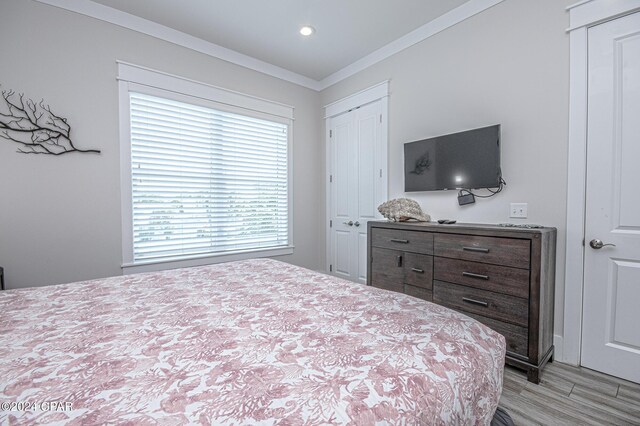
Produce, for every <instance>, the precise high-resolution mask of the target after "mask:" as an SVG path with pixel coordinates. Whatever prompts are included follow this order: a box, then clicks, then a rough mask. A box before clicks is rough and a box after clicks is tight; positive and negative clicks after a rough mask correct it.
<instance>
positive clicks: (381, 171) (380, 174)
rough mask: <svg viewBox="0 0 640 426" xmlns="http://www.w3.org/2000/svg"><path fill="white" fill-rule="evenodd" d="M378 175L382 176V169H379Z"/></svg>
mask: <svg viewBox="0 0 640 426" xmlns="http://www.w3.org/2000/svg"><path fill="white" fill-rule="evenodd" d="M380 177H382V169H380Z"/></svg>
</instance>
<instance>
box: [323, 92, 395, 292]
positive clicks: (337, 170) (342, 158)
mask: <svg viewBox="0 0 640 426" xmlns="http://www.w3.org/2000/svg"><path fill="white" fill-rule="evenodd" d="M381 120H382V119H381V101H377V102H373V103H370V104H368V105H364V106H362V107H359V108H356V109H353V110H352V111H349V112H346V113H343V114H341V115H339V116H336V117H333V118H331V126H330V129H331V137H330V139H329V140H330V144H331V147H330V150H331V151H330V157H331V162H332V164H331V182H330V185H331V198H330V199H331V207H330V211H331V222H332V225H331V228H330V232H331V264H332V272H333V273H334V274H335V275H337V276H340V277H343V278H346V279H349V280H351V281H357V282H361V283H366V280H367V222H368V221H369V220H373V219H378V218H380V215H379V214H378V212H377V207H378V205H379V204H380V203H381V202H382V201H384V200H381V199H380V194H381V191H380V188H379V187H380V185H381V184H382V182H383V179H382V169H383V165H382V164H381V161H382V158H386V156H383V155H381V152H382V150H383V149H384V150H386V146H383V143H382V139H381V129H382V124H381ZM385 154H386V153H385Z"/></svg>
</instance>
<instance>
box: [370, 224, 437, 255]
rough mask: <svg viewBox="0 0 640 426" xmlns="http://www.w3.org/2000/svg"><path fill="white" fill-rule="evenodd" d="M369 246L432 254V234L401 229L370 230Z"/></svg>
mask: <svg viewBox="0 0 640 426" xmlns="http://www.w3.org/2000/svg"><path fill="white" fill-rule="evenodd" d="M371 233H372V235H371V245H373V246H374V247H382V248H392V249H397V250H402V251H409V252H412V253H422V254H433V234H431V233H428V232H420V231H403V230H401V229H383V228H372V229H371Z"/></svg>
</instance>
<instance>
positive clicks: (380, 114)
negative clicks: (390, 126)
mask: <svg viewBox="0 0 640 426" xmlns="http://www.w3.org/2000/svg"><path fill="white" fill-rule="evenodd" d="M380 122H381V123H382V114H380Z"/></svg>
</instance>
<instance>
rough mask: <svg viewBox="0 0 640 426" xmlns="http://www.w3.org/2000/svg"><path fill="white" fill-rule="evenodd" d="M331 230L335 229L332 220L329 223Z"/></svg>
mask: <svg viewBox="0 0 640 426" xmlns="http://www.w3.org/2000/svg"><path fill="white" fill-rule="evenodd" d="M329 228H333V221H332V220H330V221H329Z"/></svg>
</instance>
